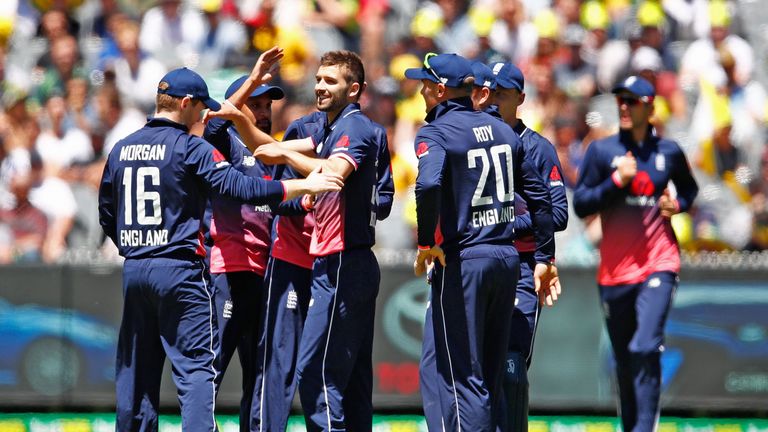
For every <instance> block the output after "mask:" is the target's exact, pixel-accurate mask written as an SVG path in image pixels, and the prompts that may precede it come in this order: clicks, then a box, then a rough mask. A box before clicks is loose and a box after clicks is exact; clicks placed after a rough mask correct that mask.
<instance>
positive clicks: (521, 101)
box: [520, 92, 525, 105]
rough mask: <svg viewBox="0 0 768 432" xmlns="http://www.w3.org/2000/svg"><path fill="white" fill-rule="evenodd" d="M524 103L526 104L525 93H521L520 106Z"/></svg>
mask: <svg viewBox="0 0 768 432" xmlns="http://www.w3.org/2000/svg"><path fill="white" fill-rule="evenodd" d="M523 102H525V93H523V92H520V105H522V104H523Z"/></svg>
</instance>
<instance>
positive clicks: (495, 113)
mask: <svg viewBox="0 0 768 432" xmlns="http://www.w3.org/2000/svg"><path fill="white" fill-rule="evenodd" d="M483 112H484V113H486V114H490V115H492V116H494V117H496V118H501V113H500V112H499V106H498V105H496V104H494V105H491V106H489V107H488V108H486V109H484V110H483Z"/></svg>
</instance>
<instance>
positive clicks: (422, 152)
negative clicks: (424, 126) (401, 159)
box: [416, 141, 429, 159]
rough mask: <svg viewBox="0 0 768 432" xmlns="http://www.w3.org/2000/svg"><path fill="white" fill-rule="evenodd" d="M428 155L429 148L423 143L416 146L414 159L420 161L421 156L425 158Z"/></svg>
mask: <svg viewBox="0 0 768 432" xmlns="http://www.w3.org/2000/svg"><path fill="white" fill-rule="evenodd" d="M428 154H429V146H428V145H427V143H425V142H424V141H422V142H420V143H419V145H417V146H416V157H417V158H419V159H421V157H422V156H426V155H428Z"/></svg>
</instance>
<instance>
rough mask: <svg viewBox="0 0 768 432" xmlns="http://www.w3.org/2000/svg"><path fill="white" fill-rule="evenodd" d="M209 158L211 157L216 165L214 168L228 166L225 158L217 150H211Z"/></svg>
mask: <svg viewBox="0 0 768 432" xmlns="http://www.w3.org/2000/svg"><path fill="white" fill-rule="evenodd" d="M211 156H212V157H213V162H214V163H216V168H221V167H223V166H227V165H229V162H227V158H225V157H224V155H223V154H221V152H220V151H218V150H217V149H213V152H212V153H211Z"/></svg>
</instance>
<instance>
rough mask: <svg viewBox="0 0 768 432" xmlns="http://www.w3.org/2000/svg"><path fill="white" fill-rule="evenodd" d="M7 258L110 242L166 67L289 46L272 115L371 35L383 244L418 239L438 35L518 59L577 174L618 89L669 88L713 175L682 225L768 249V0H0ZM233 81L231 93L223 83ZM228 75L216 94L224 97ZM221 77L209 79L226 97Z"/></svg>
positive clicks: (706, 176) (0, 245) (398, 245)
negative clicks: (104, 206) (390, 199)
mask: <svg viewBox="0 0 768 432" xmlns="http://www.w3.org/2000/svg"><path fill="white" fill-rule="evenodd" d="M0 3H2V4H0V81H1V85H0V263H10V262H39V261H42V262H48V263H55V262H59V261H61V260H63V259H66V257H67V256H69V255H71V254H72V253H77V252H86V253H89V254H91V255H93V254H96V255H104V256H110V254H113V253H114V250H113V249H112V248H110V247H109V245H107V244H106V243H105V241H104V237H103V235H102V233H101V229H100V227H99V224H98V214H97V205H96V193H97V188H98V183H99V179H100V177H101V171H102V168H103V163H104V158H105V156H106V154H108V152H109V151H110V149H111V148H112V146H113V145H114V144H115V142H116V141H118V140H119V139H120V138H122V137H123V136H125V135H127V134H128V133H130V132H132V131H133V130H135V129H138V128H139V127H141V126H142V125H143V123H144V122H145V120H146V116H147V115H149V114H151V112H152V110H153V106H154V100H155V94H156V88H157V82H158V81H159V79H160V78H161V77H162V76H163V75H164V74H165V72H167V71H168V70H170V69H173V68H176V67H179V66H188V67H190V68H192V69H194V70H196V71H198V72H199V73H200V74H201V75H203V76H204V77H205V78H206V80H208V82H209V85H211V86H212V88H213V89H216V87H217V85H216V83H217V82H218V83H219V85H218V86H219V87H222V86H223V88H225V87H226V85H228V84H229V82H228V80H229V79H230V78H231V77H234V76H237V74H240V73H242V72H244V71H247V70H250V68H251V66H252V65H253V63H254V62H255V60H256V58H257V57H258V55H259V54H260V53H261V52H262V51H263V50H265V49H267V48H269V47H271V46H273V45H279V46H281V47H283V48H284V49H285V58H284V59H283V61H282V64H281V67H280V70H279V71H278V73H277V78H276V82H275V84H277V85H280V86H281V87H283V88H284V89H285V91H286V94H287V97H286V98H285V99H284V100H282V101H275V103H274V105H273V133H274V134H275V135H276V136H278V137H279V136H280V133H281V131H282V130H284V129H285V127H286V126H287V125H288V124H289V123H290V121H291V120H293V119H295V118H297V117H299V116H301V115H304V114H306V113H308V112H310V111H312V110H313V109H314V108H313V103H314V92H313V86H314V81H315V79H314V73H315V71H316V69H317V61H318V59H319V56H320V55H321V54H322V53H323V52H325V51H329V50H334V49H342V48H345V49H351V50H354V51H357V52H359V53H360V54H361V56H362V58H363V61H364V64H365V67H366V81H367V83H368V87H367V89H366V91H365V93H364V95H363V96H364V97H363V100H362V101H361V103H362V105H363V109H364V111H365V112H366V113H367V114H368V115H369V116H370V117H371V118H372V119H374V120H375V121H377V122H379V123H381V124H382V125H384V126H385V127H386V128H387V131H388V133H389V143H390V147H391V148H390V150H391V153H392V165H393V172H394V175H395V179H396V180H395V181H396V191H397V192H396V199H395V204H394V207H393V211H392V216H391V217H390V219H388V220H387V221H385V222H384V223H383V225H385V226H381V227H380V228H379V230H378V232H379V233H380V235H379V239H378V245H377V246H378V247H379V248H387V249H410V248H412V247H413V246H414V245H415V239H414V235H413V230H414V226H415V209H414V203H413V183H414V181H415V176H416V159H415V156H414V152H413V137H414V135H415V132H416V130H417V129H418V127H419V126H420V125H421V123H422V122H423V119H424V116H425V112H424V103H423V100H422V98H421V96H420V95H419V90H420V89H419V87H420V83H419V82H416V81H409V80H406V79H405V77H404V70H405V69H406V68H409V67H415V66H419V65H420V64H421V63H422V59H423V58H424V55H425V54H426V53H428V52H457V53H459V54H461V55H463V56H465V57H467V58H470V59H472V60H478V61H482V62H485V63H490V62H495V61H512V62H514V63H515V64H517V65H518V66H519V67H520V68H521V69H522V70H523V72H524V73H525V76H526V85H525V93H526V99H525V103H524V104H523V105H522V107H521V110H522V111H521V113H520V114H521V115H520V117H522V119H523V120H524V121H525V122H526V124H527V125H529V127H531V128H533V129H535V130H537V131H539V132H540V133H541V134H542V135H544V136H545V137H547V138H548V139H549V140H550V141H551V142H552V143H553V144H554V145H555V147H556V149H557V153H558V155H559V157H560V160H561V163H562V166H563V171H564V174H565V176H564V177H565V181H566V184H567V185H568V186H569V187H572V186H573V185H574V184H575V183H576V179H577V176H578V170H579V165H580V162H581V158H582V155H583V154H584V152H585V150H586V147H587V146H588V145H589V143H590V142H591V141H592V140H594V139H596V138H600V137H603V136H605V135H608V134H611V133H614V132H615V130H616V128H617V127H618V117H617V112H616V104H615V101H614V98H613V96H612V95H611V94H610V90H611V88H612V86H613V85H614V83H616V82H617V81H619V80H620V79H622V78H624V77H625V76H627V75H629V74H639V75H642V76H644V77H646V78H647V79H649V80H650V81H651V82H652V83H654V84H655V86H656V88H657V94H658V95H659V96H658V97H657V98H656V99H655V102H654V104H655V115H654V120H653V122H654V126H655V128H656V130H657V132H658V133H660V134H662V135H664V136H667V137H670V138H672V139H675V140H677V141H678V142H679V143H680V145H681V146H682V147H683V149H684V150H685V152H686V153H687V155H688V158H689V160H690V161H691V163H692V164H693V165H694V166H693V167H692V168H693V169H694V172H695V175H696V178H697V181H698V182H699V185H700V187H701V193H700V195H699V198H698V200H697V202H696V205H695V206H694V209H693V210H692V211H691V212H690V213H689V214H682V215H677V216H675V219H673V224H674V227H675V230H676V232H677V234H678V237H679V238H680V242H681V244H682V245H683V247H684V248H685V249H686V250H687V251H690V252H695V251H702V250H706V251H734V250H735V251H739V250H764V249H768V151H766V145H765V143H766V121H768V99H767V97H766V91H765V85H766V78H767V77H768V73H767V72H768V70H767V68H766V64H765V62H764V60H762V59H765V58H766V53H767V52H768V40H767V39H768V34H767V33H765V32H764V31H763V30H761V29H762V28H763V27H764V26H763V24H764V23H765V22H768V8H765V7H762V5H761V3H762V2H760V1H756V0H739V1H736V0H728V1H726V0H433V1H424V0H3V1H2V2H0ZM221 93H223V92H221ZM221 93H219V94H218V97H219V98H221ZM216 96H217V95H216V94H214V97H216ZM599 230H600V228H599V223H596V221H595V220H584V221H581V220H579V219H578V218H576V217H575V216H572V217H571V223H570V226H569V228H568V230H566V231H565V232H563V233H560V234H559V235H560V237H559V238H558V259H561V260H565V261H566V262H573V261H575V262H578V261H579V260H580V257H586V256H590V257H591V256H593V251H594V248H595V245H596V244H597V243H598V242H599V241H600V231H599Z"/></svg>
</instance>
